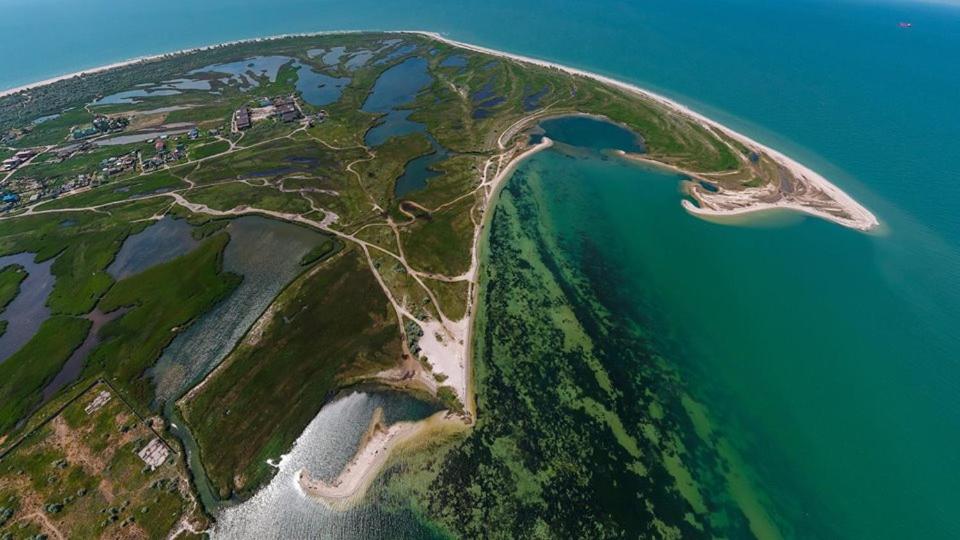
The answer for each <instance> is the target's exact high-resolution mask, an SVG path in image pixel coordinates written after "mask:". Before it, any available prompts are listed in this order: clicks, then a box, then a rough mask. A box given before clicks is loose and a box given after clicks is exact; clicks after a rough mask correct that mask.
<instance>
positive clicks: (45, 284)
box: [0, 253, 54, 362]
mask: <svg viewBox="0 0 960 540" xmlns="http://www.w3.org/2000/svg"><path fill="white" fill-rule="evenodd" d="M11 264H16V265H20V266H22V267H23V268H24V269H26V271H27V277H26V279H24V280H23V281H22V282H20V293H19V294H17V296H16V297H15V298H14V299H13V300H12V301H11V302H10V304H8V305H7V308H6V309H5V310H4V311H3V313H2V314H0V320H4V321H7V331H6V332H4V334H3V335H2V336H0V362H3V361H4V360H6V359H7V358H9V357H10V355H12V354H13V353H15V352H17V351H18V350H20V348H21V347H23V346H24V345H26V344H27V342H28V341H30V338H32V337H33V335H34V334H35V333H36V332H37V330H38V329H39V328H40V325H41V324H43V321H45V320H47V318H48V317H50V308H48V307H47V304H46V302H47V297H48V296H50V291H52V290H53V282H54V277H53V274H52V273H51V272H50V267H51V266H52V265H53V259H49V260H47V261H44V262H42V263H37V262H34V260H33V254H32V253H17V254H15V255H6V256H4V257H0V268H4V267H6V266H9V265H11Z"/></svg>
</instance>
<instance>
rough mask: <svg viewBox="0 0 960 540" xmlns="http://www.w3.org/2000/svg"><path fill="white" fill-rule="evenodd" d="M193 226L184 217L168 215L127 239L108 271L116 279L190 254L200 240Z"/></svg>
mask: <svg viewBox="0 0 960 540" xmlns="http://www.w3.org/2000/svg"><path fill="white" fill-rule="evenodd" d="M192 230H193V228H192V227H191V226H190V225H189V224H188V223H187V222H186V221H184V220H182V219H174V218H172V217H169V216H168V217H165V218H163V219H161V220H160V221H157V222H156V223H154V224H153V225H150V226H149V227H147V228H146V229H144V230H142V231H140V232H139V233H137V234H134V235H131V236H130V237H128V238H127V239H126V240H125V241H124V242H123V246H122V247H121V248H120V251H119V252H117V256H116V258H114V260H113V262H112V263H110V266H109V267H107V273H109V274H110V275H111V276H113V277H114V279H116V280H118V281H119V280H121V279H124V278H127V277H130V276H132V275H134V274H139V273H140V272H143V271H144V270H146V269H148V268H150V267H151V266H154V265H157V264H160V263H164V262H167V261H170V260H173V259H175V258H177V257H179V256H181V255H186V254H187V253H189V252H190V251H191V250H193V248H195V247H197V245H198V244H199V243H198V242H197V241H196V240H195V239H194V238H193V235H192V234H191V232H192Z"/></svg>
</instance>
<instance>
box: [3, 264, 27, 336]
mask: <svg viewBox="0 0 960 540" xmlns="http://www.w3.org/2000/svg"><path fill="white" fill-rule="evenodd" d="M25 279H27V271H26V270H25V269H24V268H23V267H22V266H20V265H17V264H11V265H7V266H6V267H5V268H3V269H2V270H0V316H2V315H3V310H4V309H6V307H7V304H9V303H10V302H12V301H13V299H14V298H16V296H17V294H18V293H19V292H20V283H22V282H23V280H25ZM6 330H7V321H6V320H0V336H2V335H3V334H4V332H6Z"/></svg>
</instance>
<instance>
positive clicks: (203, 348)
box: [150, 217, 322, 401]
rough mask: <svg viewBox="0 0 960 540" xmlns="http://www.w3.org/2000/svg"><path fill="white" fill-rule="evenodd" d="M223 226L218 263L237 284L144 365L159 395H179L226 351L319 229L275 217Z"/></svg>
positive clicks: (296, 269) (296, 267) (293, 272)
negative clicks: (222, 247) (225, 235)
mask: <svg viewBox="0 0 960 540" xmlns="http://www.w3.org/2000/svg"><path fill="white" fill-rule="evenodd" d="M226 231H227V232H228V233H229V234H230V242H229V243H228V244H227V247H226V249H225V250H224V254H223V268H224V269H225V270H227V271H229V272H233V273H236V274H239V275H241V276H243V281H242V282H241V283H240V285H239V286H238V287H237V288H236V290H234V291H233V293H231V294H230V296H229V297H227V298H226V299H225V300H223V301H222V302H220V303H219V304H217V305H216V307H214V308H213V309H212V310H211V311H210V312H208V313H207V314H206V315H204V316H202V317H201V318H200V319H199V320H197V321H196V322H194V323H193V324H192V325H190V327H189V328H187V330H186V331H184V332H183V333H182V334H180V335H178V336H177V337H176V338H175V339H174V340H173V342H172V343H171V344H170V346H169V347H167V348H166V350H164V352H163V355H162V356H161V357H160V359H159V360H158V361H157V364H156V366H155V367H154V368H152V369H151V370H150V376H151V377H152V378H153V381H154V383H155V384H156V395H157V399H158V400H159V401H166V400H170V399H175V398H177V397H179V396H180V395H181V394H182V393H183V392H184V391H186V390H187V389H188V388H190V387H191V386H193V384H195V383H196V382H198V381H199V380H200V379H201V378H203V376H205V375H206V374H207V373H209V372H210V370H212V369H213V368H214V367H216V365H217V364H218V363H219V362H220V361H221V360H222V359H223V358H224V357H226V355H227V353H229V352H230V350H231V349H232V348H233V347H234V345H235V344H236V343H237V341H238V340H239V339H240V338H241V337H242V336H243V334H245V333H246V331H247V329H248V328H250V326H251V325H252V324H253V323H254V322H255V321H256V320H257V319H258V318H259V317H260V314H261V313H262V312H263V310H265V309H266V308H267V306H268V305H270V302H271V301H272V300H273V299H274V298H275V297H276V295H277V294H279V293H280V291H281V290H282V289H283V287H285V286H286V285H287V283H289V282H290V281H291V280H292V279H293V278H294V277H296V276H297V275H298V274H299V273H300V272H301V271H302V270H303V267H302V266H300V259H301V258H302V257H303V255H305V254H306V253H307V252H308V251H310V249H311V248H313V247H314V246H315V245H316V244H317V243H318V242H319V241H320V240H321V238H322V236H321V235H320V234H319V233H316V232H314V231H311V230H309V229H306V228H304V227H300V226H297V225H292V224H290V223H284V222H280V221H276V220H271V219H266V218H261V217H242V218H239V219H235V220H232V221H231V222H230V224H229V225H228V226H227V228H226Z"/></svg>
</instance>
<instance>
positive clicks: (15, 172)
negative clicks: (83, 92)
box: [0, 95, 327, 212]
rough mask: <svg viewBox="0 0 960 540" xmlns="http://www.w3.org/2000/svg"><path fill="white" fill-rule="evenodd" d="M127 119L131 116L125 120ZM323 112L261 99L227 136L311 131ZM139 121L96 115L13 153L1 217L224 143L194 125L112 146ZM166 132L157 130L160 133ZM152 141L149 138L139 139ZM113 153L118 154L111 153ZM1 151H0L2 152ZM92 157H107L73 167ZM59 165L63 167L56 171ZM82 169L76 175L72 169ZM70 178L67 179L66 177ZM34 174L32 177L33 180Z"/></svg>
mask: <svg viewBox="0 0 960 540" xmlns="http://www.w3.org/2000/svg"><path fill="white" fill-rule="evenodd" d="M127 114H129V115H130V116H127ZM326 114H327V113H326V111H323V110H321V111H319V112H317V113H314V114H304V112H303V110H302V108H301V106H300V104H299V102H298V100H297V97H296V96H295V95H291V96H276V97H273V98H269V97H261V98H257V99H255V100H251V102H250V103H248V104H247V105H245V106H244V107H241V108H240V109H238V110H236V111H235V112H234V113H233V114H232V115H231V118H230V127H229V135H228V136H230V137H232V138H234V139H236V138H238V137H240V136H242V132H244V131H246V130H248V129H250V128H251V127H253V126H254V124H256V123H260V122H264V121H274V122H280V123H292V122H298V121H299V122H302V123H303V124H305V125H306V126H308V127H309V126H312V125H314V124H316V123H319V122H322V121H323V120H324V119H325V118H326ZM136 115H137V112H136V111H131V112H130V113H124V114H123V115H115V116H106V115H96V116H95V117H94V118H93V120H92V121H91V122H90V124H89V125H85V126H77V127H74V128H72V129H71V130H70V134H69V137H68V138H67V139H66V140H65V141H64V143H63V144H62V145H55V146H47V147H36V148H27V149H19V150H17V149H15V148H14V147H12V146H7V148H8V149H9V150H10V151H14V152H15V153H14V154H13V155H12V156H11V157H9V158H6V159H4V160H3V162H2V167H0V212H12V211H16V210H17V209H19V208H22V207H24V206H29V205H35V204H37V203H39V202H42V201H44V200H49V199H55V198H58V197H63V196H66V195H70V194H73V193H77V192H82V191H86V190H89V189H92V188H95V187H98V186H100V185H103V184H106V183H109V182H111V181H115V180H120V179H125V178H130V177H133V176H136V175H138V174H144V173H150V172H154V171H158V170H162V169H164V168H168V167H170V166H174V165H177V164H179V163H182V162H186V161H188V160H189V156H188V153H189V148H190V147H191V146H193V145H194V144H196V145H202V144H206V143H209V142H211V141H213V140H217V139H222V138H223V136H222V133H223V132H225V131H227V128H226V126H220V127H219V128H213V129H206V130H204V131H203V132H201V130H200V129H199V128H198V127H197V126H196V125H193V124H188V125H189V129H186V131H183V129H184V128H179V126H176V127H177V128H178V129H170V130H169V132H164V131H159V130H157V129H154V130H153V131H147V132H137V131H135V132H127V133H125V134H124V137H127V138H129V139H130V140H131V141H132V142H131V143H130V144H113V142H114V141H116V140H117V138H116V135H117V134H119V133H121V132H126V131H127V129H128V127H129V126H130V125H131V122H132V121H133V120H134V119H135V117H136ZM163 127H165V126H160V128H163ZM31 130H32V126H25V127H24V128H21V129H20V130H12V131H10V132H7V133H4V134H3V139H2V141H0V142H2V144H4V145H11V144H15V143H16V141H17V140H18V138H20V137H23V136H24V135H28V134H29V133H30V132H31ZM141 136H142V137H146V136H150V138H142V139H141ZM111 148H115V149H116V153H110V152H109V150H110V149H111ZM2 150H3V146H0V151H2ZM96 154H101V155H102V154H111V155H107V156H105V157H103V158H102V159H100V160H99V161H94V162H92V163H90V164H89V165H88V166H82V165H76V164H78V163H81V162H82V161H83V160H87V161H91V157H93V156H94V155H96ZM58 164H63V165H64V166H63V167H58V166H57V165H58ZM78 168H80V169H84V170H83V171H82V172H77V171H76V169H78ZM66 172H69V173H70V174H64V173H66ZM31 173H34V174H31Z"/></svg>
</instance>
